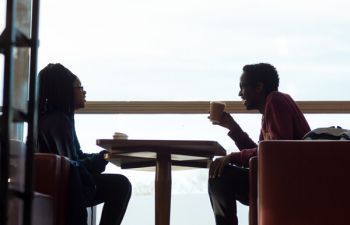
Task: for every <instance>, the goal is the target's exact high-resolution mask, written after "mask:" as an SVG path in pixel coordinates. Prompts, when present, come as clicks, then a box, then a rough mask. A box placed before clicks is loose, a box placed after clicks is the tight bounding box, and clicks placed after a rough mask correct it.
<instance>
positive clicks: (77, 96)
mask: <svg viewBox="0 0 350 225" xmlns="http://www.w3.org/2000/svg"><path fill="white" fill-rule="evenodd" d="M73 89H74V90H73V93H74V109H75V110H77V109H81V108H84V107H85V102H86V100H85V95H86V91H84V88H83V86H81V82H80V80H79V78H77V79H76V80H75V81H74V83H73Z"/></svg>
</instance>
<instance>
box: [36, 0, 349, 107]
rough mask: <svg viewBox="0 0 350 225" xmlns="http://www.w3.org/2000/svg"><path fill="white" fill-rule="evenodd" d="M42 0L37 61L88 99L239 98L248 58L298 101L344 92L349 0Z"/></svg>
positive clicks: (346, 95)
mask: <svg viewBox="0 0 350 225" xmlns="http://www.w3.org/2000/svg"><path fill="white" fill-rule="evenodd" d="M41 4H42V11H41V29H40V31H41V32H40V37H41V46H40V66H41V67H43V66H44V65H46V64H47V63H49V62H62V63H63V64H64V65H66V66H67V67H69V68H70V69H71V70H72V71H73V72H74V73H76V74H77V75H78V76H80V78H81V80H82V82H83V83H84V86H86V87H87V89H88V90H89V92H88V95H87V97H88V99H89V100H213V99H220V100H239V98H238V97H237V92H238V79H239V76H240V74H241V68H242V66H243V65H245V64H249V63H256V62H270V63H272V64H274V65H275V66H276V67H277V69H278V71H279V72H280V75H281V90H282V91H285V92H288V93H291V94H292V96H293V97H295V98H296V99H297V100H316V99H317V100H320V99H328V100H329V99H339V100H345V99H349V97H350V96H349V95H350V94H349V93H345V92H344V91H343V89H345V87H343V84H346V83H349V82H350V76H349V75H348V73H349V71H350V64H349V63H348V58H349V56H350V45H349V42H348V40H349V39H350V37H349V36H350V33H349V31H348V29H347V27H348V26H349V24H350V16H349V15H348V13H347V11H346V10H347V9H348V8H349V6H350V3H349V2H348V1H316V0H315V1H314V0H312V1H311V0H308V1H261V0H251V1H246V0H238V1H237V0H235V1H223V0H220V1H199V0H186V1H185V0H181V1H163V0H162V1H160V0H159V1H144V0H131V1H116V0H104V1H99V2H98V4H97V2H96V1H77V0H76V1H68V0H62V1H54V0H46V1H42V3H41ZM77 9H78V10H77ZM96 79H98V80H99V81H100V82H98V83H96ZM179 89H180V90H181V91H179ZM150 90H152V91H150ZM325 90H327V91H325Z"/></svg>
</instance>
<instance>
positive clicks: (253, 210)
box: [0, 0, 350, 225]
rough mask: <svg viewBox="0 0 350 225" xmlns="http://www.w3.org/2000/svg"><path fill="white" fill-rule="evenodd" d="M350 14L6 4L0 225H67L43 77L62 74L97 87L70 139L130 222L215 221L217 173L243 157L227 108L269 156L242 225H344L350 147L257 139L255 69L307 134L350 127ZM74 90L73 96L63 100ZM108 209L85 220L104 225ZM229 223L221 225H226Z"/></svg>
mask: <svg viewBox="0 0 350 225" xmlns="http://www.w3.org/2000/svg"><path fill="white" fill-rule="evenodd" d="M349 7H350V3H348V2H347V1H343V0H332V1H331V0H325V1H316V0H307V1H301V0H294V1H290V0H285V1H276V0H252V1H245V0H235V1H228V0H219V1H209V0H204V1H203V0H201V1H199V0H179V1H163V0H132V1H115V0H105V1H102V2H101V1H93V0H91V1H83V0H74V1H69V0H61V1H54V0H45V1H39V0H0V32H1V35H0V74H1V75H2V79H0V80H1V82H0V83H1V85H0V87H1V88H2V91H1V94H0V97H1V100H2V101H1V103H0V104H1V106H0V108H1V124H0V224H3V225H66V224H68V212H67V208H68V203H69V200H68V199H69V185H70V171H71V164H70V162H69V159H68V158H66V157H63V156H59V155H55V154H46V153H45V154H43V153H38V150H37V147H38V146H37V140H38V113H39V108H38V107H39V106H38V91H39V89H40V87H39V85H38V79H37V75H38V72H39V71H40V70H41V69H42V68H44V67H45V66H46V65H48V64H49V63H61V64H63V65H64V66H66V67H67V68H69V69H70V70H71V71H72V72H73V73H74V74H77V75H78V76H79V78H80V80H81V83H82V84H81V85H83V86H84V90H86V103H85V107H84V108H81V109H79V110H77V111H76V112H75V129H76V131H77V136H78V138H79V141H80V145H81V149H83V151H84V152H87V153H98V152H100V151H102V150H107V152H108V153H106V154H105V155H104V158H105V159H106V160H107V161H108V162H109V163H108V165H107V167H106V170H105V173H116V174H123V175H124V176H126V177H127V178H128V179H129V180H130V182H131V184H132V194H131V198H130V201H129V205H128V207H127V209H126V212H125V215H124V218H123V221H122V222H121V224H122V225H131V224H141V223H142V224H156V225H170V224H172V225H211V224H216V222H215V218H214V214H213V212H212V208H211V203H210V200H209V197H208V168H209V167H210V164H211V162H212V161H213V160H215V159H216V158H220V157H222V156H225V155H226V154H229V153H231V152H235V151H239V149H238V148H237V147H236V146H235V143H234V142H233V141H232V140H231V139H230V138H229V137H228V135H227V130H226V129H223V128H222V127H219V126H217V125H215V124H214V125H213V123H212V122H211V121H210V120H209V119H208V117H209V113H210V104H211V103H212V102H224V107H225V109H224V110H225V111H226V112H228V113H230V114H231V115H232V116H233V118H234V119H235V120H236V121H237V122H238V123H239V124H240V125H241V127H242V129H244V130H245V131H246V132H247V133H248V134H249V136H250V137H251V138H252V139H253V140H254V141H256V143H257V145H258V157H253V158H251V160H250V162H249V184H250V187H249V202H248V203H247V204H241V203H238V205H237V216H238V221H239V224H243V225H296V224H298V225H326V224H327V225H329V224H335V225H348V224H350V222H349V219H348V217H347V215H348V213H349V212H350V205H349V202H350V192H349V190H350V180H349V174H350V150H349V149H350V141H348V140H265V141H260V142H258V140H259V133H260V127H261V120H262V116H261V114H260V113H259V112H258V111H257V110H246V108H245V107H244V104H242V99H241V98H240V96H239V95H238V93H239V91H240V85H239V80H240V76H241V74H242V67H243V66H244V65H246V64H253V63H260V62H266V63H271V64H273V65H274V66H275V67H276V68H277V70H278V72H279V76H280V87H279V90H280V91H281V92H285V93H288V94H290V95H291V96H292V97H293V99H294V100H295V101H296V103H297V105H298V106H299V107H300V109H301V111H302V112H303V113H304V115H305V117H306V119H307V121H308V123H309V125H310V127H311V129H312V130H313V129H316V128H320V127H331V126H340V127H342V128H344V129H350V119H349V113H350V100H349V99H350V94H349V92H348V84H349V83H350V76H349V72H350V63H349V58H350V43H349V41H348V40H350V31H348V29H347V27H349V25H350V15H349V13H348V12H347V10H348V8H349ZM62 91H64V90H62ZM102 207H103V205H102V204H99V205H97V206H94V207H87V208H86V211H87V224H89V225H96V224H99V221H100V218H101V213H102ZM218 225H219V224H218Z"/></svg>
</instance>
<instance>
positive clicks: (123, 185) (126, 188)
mask: <svg viewBox="0 0 350 225" xmlns="http://www.w3.org/2000/svg"><path fill="white" fill-rule="evenodd" d="M119 179H120V182H119V184H118V186H119V188H120V189H121V191H122V192H124V193H125V194H128V195H131V191H132V185H131V183H130V181H129V179H128V178H127V177H126V176H124V175H119Z"/></svg>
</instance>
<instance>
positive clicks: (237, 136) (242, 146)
mask: <svg viewBox="0 0 350 225" xmlns="http://www.w3.org/2000/svg"><path fill="white" fill-rule="evenodd" d="M228 136H229V137H230V138H231V139H232V140H233V141H234V142H235V144H236V146H237V147H238V149H239V150H240V155H241V160H240V162H236V165H237V166H243V167H248V166H249V159H250V158H251V157H253V156H256V155H257V144H256V143H255V142H254V141H253V140H252V139H251V138H250V137H249V135H248V134H247V133H246V132H244V131H242V130H240V131H238V132H234V131H230V132H229V133H228Z"/></svg>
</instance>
